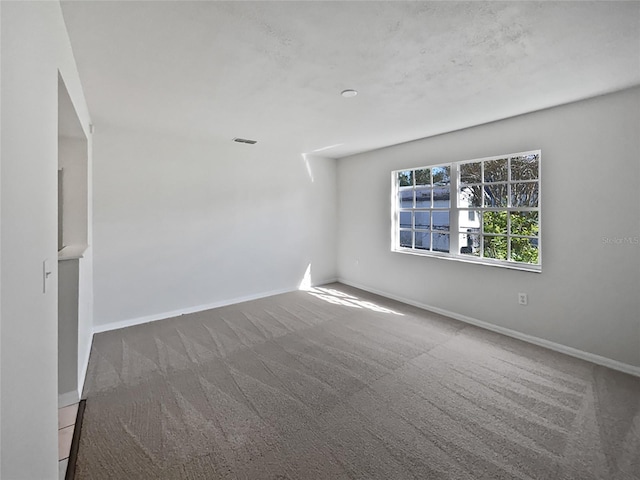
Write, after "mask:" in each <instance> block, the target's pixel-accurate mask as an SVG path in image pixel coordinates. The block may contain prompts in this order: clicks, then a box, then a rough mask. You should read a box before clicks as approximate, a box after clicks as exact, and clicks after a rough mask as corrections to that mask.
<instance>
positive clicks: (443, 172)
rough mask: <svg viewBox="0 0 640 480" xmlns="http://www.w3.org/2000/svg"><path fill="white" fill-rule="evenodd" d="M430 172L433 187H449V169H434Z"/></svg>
mask: <svg viewBox="0 0 640 480" xmlns="http://www.w3.org/2000/svg"><path fill="white" fill-rule="evenodd" d="M432 171H433V184H434V185H449V184H450V183H451V168H450V167H434V168H433V169H432Z"/></svg>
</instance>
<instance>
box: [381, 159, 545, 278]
mask: <svg viewBox="0 0 640 480" xmlns="http://www.w3.org/2000/svg"><path fill="white" fill-rule="evenodd" d="M392 182H393V192H394V194H393V208H392V212H393V240H392V242H393V243H392V250H394V251H398V252H405V253H414V254H420V255H432V256H438V257H446V258H454V259H458V260H465V261H469V262H476V263H484V264H489V265H499V266H507V267H511V268H519V269H523V270H531V271H540V265H541V262H540V260H541V255H540V252H541V250H540V247H541V245H540V151H539V150H537V151H532V152H523V153H516V154H510V155H502V156H498V157H490V158H482V159H476V160H467V161H462V162H455V163H451V164H442V165H432V166H427V167H419V168H411V169H404V170H398V171H395V172H393V174H392Z"/></svg>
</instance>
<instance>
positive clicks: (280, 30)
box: [62, 1, 640, 157]
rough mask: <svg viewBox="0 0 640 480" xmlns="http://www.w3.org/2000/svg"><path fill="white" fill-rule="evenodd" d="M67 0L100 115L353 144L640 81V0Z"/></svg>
mask: <svg viewBox="0 0 640 480" xmlns="http://www.w3.org/2000/svg"><path fill="white" fill-rule="evenodd" d="M62 6H63V13H64V17H65V21H66V24H67V28H68V31H69V36H70V38H71V44H72V47H73V51H74V54H75V57H76V61H77V63H78V69H79V71H80V78H81V80H82V83H83V85H84V89H85V95H86V98H87V101H88V104H89V109H90V111H91V114H92V118H93V121H94V123H95V124H96V127H97V128H98V129H99V128H100V124H101V123H105V124H107V123H108V124H116V125H121V126H130V127H133V128H145V129H152V130H159V131H162V132H167V133H170V132H171V133H174V134H177V135H184V136H190V137H202V138H210V139H211V138H213V139H229V141H231V138H233V137H236V136H239V137H244V138H252V139H256V140H258V142H259V143H258V145H257V146H256V147H259V146H260V145H276V146H277V145H281V144H284V143H286V144H287V145H288V147H290V148H294V149H296V151H300V152H301V153H302V152H305V153H309V152H312V151H318V150H321V151H322V155H326V156H330V157H341V156H345V155H349V154H352V153H357V152H361V151H366V150H371V149H374V148H379V147H383V146H387V145H392V144H396V143H400V142H404V141H408V140H413V139H416V138H422V137H427V136H431V135H435V134H439V133H444V132H447V131H452V130H456V129H460V128H465V127H469V126H473V125H478V124H481V123H486V122H489V121H493V120H497V119H501V118H506V117H510V116H513V115H518V114H521V113H526V112H530V111H534V110H538V109H541V108H545V107H549V106H553V105H558V104H562V103H567V102H570V101H574V100H578V99H582V98H586V97H590V96H594V95H598V94H602V93H607V92H611V91H614V90H618V89H622V88H625V87H629V86H632V85H637V84H640V3H639V2H395V1H394V2H320V1H316V2H314V1H304V2H202V1H201V2H183V1H181V2H164V1H162V2H161V1H156V2H130V1H127V2H118V1H108V2H62ZM347 88H353V89H356V90H358V92H359V95H358V96H357V97H355V98H350V99H348V98H342V97H341V96H340V92H341V91H342V90H344V89H347ZM327 147H331V148H327ZM252 148H255V147H252Z"/></svg>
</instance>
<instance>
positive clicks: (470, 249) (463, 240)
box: [460, 233, 480, 257]
mask: <svg viewBox="0 0 640 480" xmlns="http://www.w3.org/2000/svg"><path fill="white" fill-rule="evenodd" d="M460 253H462V254H463V255H473V256H476V257H479V256H480V235H478V234H477V233H475V234H474V233H461V234H460Z"/></svg>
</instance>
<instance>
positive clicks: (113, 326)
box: [93, 288, 297, 333]
mask: <svg viewBox="0 0 640 480" xmlns="http://www.w3.org/2000/svg"><path fill="white" fill-rule="evenodd" d="M296 290H297V288H283V289H279V290H271V291H269V292H262V293H257V294H254V295H247V296H243V297H236V298H230V299H227V300H221V301H218V302H213V303H208V304H206V305H197V306H194V307H186V308H181V309H178V310H173V311H170V312H163V313H156V314H154V315H146V316H144V317H137V318H130V319H127V320H121V321H119V322H112V323H105V324H104V325H97V326H94V327H93V333H101V332H108V331H110V330H118V329H120V328H126V327H132V326H134V325H141V324H143V323H149V322H155V321H156V320H165V319H167V318H173V317H179V316H180V315H187V314H189V313H196V312H202V311H204V310H211V309H212V308H219V307H226V306H227V305H233V304H235V303H242V302H248V301H251V300H258V299H259V298H264V297H271V296H273V295H280V294H282V293H289V292H293V291H296Z"/></svg>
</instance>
